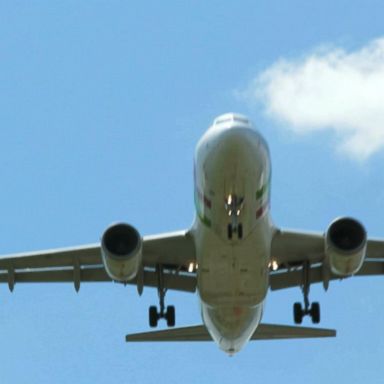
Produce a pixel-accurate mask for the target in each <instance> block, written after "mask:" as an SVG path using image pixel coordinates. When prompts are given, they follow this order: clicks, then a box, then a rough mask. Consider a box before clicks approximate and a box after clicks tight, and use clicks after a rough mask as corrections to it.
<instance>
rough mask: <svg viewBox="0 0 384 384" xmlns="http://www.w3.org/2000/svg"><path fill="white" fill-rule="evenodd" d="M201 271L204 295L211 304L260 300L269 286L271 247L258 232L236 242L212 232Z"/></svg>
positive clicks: (253, 304)
mask: <svg viewBox="0 0 384 384" xmlns="http://www.w3.org/2000/svg"><path fill="white" fill-rule="evenodd" d="M208 242H209V243H210V244H211V245H210V246H207V247H202V248H201V249H202V250H203V252H202V254H201V255H200V256H201V257H200V258H199V259H200V262H199V271H198V289H199V294H200V297H201V299H202V300H203V301H204V302H205V303H207V304H209V305H211V306H228V305H244V306H255V305H258V304H260V303H261V302H262V301H263V300H264V298H265V295H266V293H267V288H268V274H267V264H268V248H267V244H265V241H264V240H263V239H262V238H260V236H259V235H258V234H257V233H255V234H253V235H251V236H249V237H248V238H246V239H244V240H243V241H242V242H239V243H237V244H225V243H224V244H223V243H222V241H221V239H220V238H217V237H216V236H215V235H212V236H211V238H210V239H209V241H208Z"/></svg>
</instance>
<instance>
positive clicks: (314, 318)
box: [310, 303, 320, 324]
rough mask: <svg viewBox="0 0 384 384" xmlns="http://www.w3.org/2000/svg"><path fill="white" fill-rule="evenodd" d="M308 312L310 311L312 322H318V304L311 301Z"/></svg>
mask: <svg viewBox="0 0 384 384" xmlns="http://www.w3.org/2000/svg"><path fill="white" fill-rule="evenodd" d="M310 313H311V319H312V323H314V324H319V323H320V304H319V303H312V305H311V312H310Z"/></svg>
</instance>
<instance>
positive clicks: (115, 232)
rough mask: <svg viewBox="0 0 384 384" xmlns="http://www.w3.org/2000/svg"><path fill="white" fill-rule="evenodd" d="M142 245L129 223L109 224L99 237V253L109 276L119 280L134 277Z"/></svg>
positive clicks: (137, 268) (138, 264)
mask: <svg viewBox="0 0 384 384" xmlns="http://www.w3.org/2000/svg"><path fill="white" fill-rule="evenodd" d="M142 247H143V241H142V238H141V236H140V234H139V232H138V231H137V230H136V229H135V228H134V227H132V226H131V225H129V224H124V223H119V224H114V225H112V226H110V227H109V228H108V229H107V230H106V231H105V232H104V234H103V236H102V238H101V254H102V258H103V263H104V267H105V270H106V271H107V273H108V275H109V277H110V278H111V279H113V280H117V281H121V282H126V281H129V280H131V279H133V278H135V277H136V275H137V272H138V270H139V267H140V264H141V256H142Z"/></svg>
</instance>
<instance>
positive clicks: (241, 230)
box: [237, 224, 243, 239]
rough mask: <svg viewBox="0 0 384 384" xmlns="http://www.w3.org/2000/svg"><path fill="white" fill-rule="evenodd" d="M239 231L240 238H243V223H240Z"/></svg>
mask: <svg viewBox="0 0 384 384" xmlns="http://www.w3.org/2000/svg"><path fill="white" fill-rule="evenodd" d="M237 233H238V236H239V239H242V238H243V224H239V226H238V228H237Z"/></svg>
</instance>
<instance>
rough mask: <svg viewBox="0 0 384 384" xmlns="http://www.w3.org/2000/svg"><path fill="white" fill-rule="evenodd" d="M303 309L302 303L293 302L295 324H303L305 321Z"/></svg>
mask: <svg viewBox="0 0 384 384" xmlns="http://www.w3.org/2000/svg"><path fill="white" fill-rule="evenodd" d="M303 315H304V313H303V309H302V308H301V304H300V303H295V304H293V320H294V321H295V324H301V323H302V322H303Z"/></svg>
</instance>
